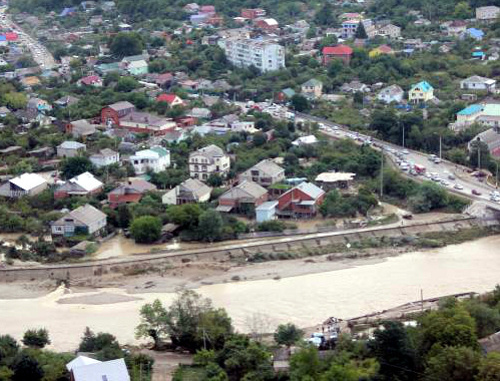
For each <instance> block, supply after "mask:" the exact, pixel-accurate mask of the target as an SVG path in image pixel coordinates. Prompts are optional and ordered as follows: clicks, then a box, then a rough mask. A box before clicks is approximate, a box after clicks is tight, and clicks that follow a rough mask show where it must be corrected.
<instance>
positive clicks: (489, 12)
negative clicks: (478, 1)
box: [476, 5, 500, 21]
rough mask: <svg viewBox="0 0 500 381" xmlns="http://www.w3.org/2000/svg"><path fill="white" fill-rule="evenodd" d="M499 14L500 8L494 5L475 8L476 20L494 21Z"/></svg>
mask: <svg viewBox="0 0 500 381" xmlns="http://www.w3.org/2000/svg"><path fill="white" fill-rule="evenodd" d="M499 15H500V8H499V7H496V6H494V5H488V6H485V7H478V8H476V20H477V21H495V20H496V19H497V18H498V16H499Z"/></svg>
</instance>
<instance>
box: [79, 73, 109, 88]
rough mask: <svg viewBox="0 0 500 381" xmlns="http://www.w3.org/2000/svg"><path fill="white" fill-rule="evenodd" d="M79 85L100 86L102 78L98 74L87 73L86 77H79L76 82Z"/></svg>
mask: <svg viewBox="0 0 500 381" xmlns="http://www.w3.org/2000/svg"><path fill="white" fill-rule="evenodd" d="M77 84H78V85H79V86H92V87H102V84H103V82H102V79H101V77H99V76H98V75H89V76H87V77H83V78H80V79H79V80H78V82H77Z"/></svg>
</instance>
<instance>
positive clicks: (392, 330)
mask: <svg viewBox="0 0 500 381" xmlns="http://www.w3.org/2000/svg"><path fill="white" fill-rule="evenodd" d="M382 326H383V329H377V330H376V331H375V332H374V340H372V341H370V342H369V344H368V347H369V348H370V350H371V351H372V353H373V354H374V355H375V357H376V358H377V360H378V361H379V363H380V374H381V375H382V376H383V377H385V379H387V380H400V381H404V380H413V378H414V375H415V373H412V371H416V353H415V349H414V348H413V346H412V344H411V340H410V338H409V336H408V333H407V331H406V329H405V327H404V326H403V324H401V323H400V322H394V321H387V322H384V323H383V324H382Z"/></svg>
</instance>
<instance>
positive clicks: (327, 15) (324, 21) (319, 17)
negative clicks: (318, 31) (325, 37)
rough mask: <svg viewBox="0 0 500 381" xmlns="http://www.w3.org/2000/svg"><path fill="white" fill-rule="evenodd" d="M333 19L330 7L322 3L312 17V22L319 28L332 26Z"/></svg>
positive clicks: (327, 3)
mask: <svg viewBox="0 0 500 381" xmlns="http://www.w3.org/2000/svg"><path fill="white" fill-rule="evenodd" d="M335 21H336V20H335V18H334V16H333V9H332V5H331V4H330V3H329V2H328V1H326V2H324V3H323V5H322V6H321V8H319V9H318V10H317V11H316V13H315V15H314V22H315V23H316V24H318V25H319V26H334V24H335Z"/></svg>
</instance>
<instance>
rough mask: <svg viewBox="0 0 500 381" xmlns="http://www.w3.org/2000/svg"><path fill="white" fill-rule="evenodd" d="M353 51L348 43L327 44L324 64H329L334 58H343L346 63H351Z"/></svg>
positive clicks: (324, 49) (324, 51)
mask: <svg viewBox="0 0 500 381" xmlns="http://www.w3.org/2000/svg"><path fill="white" fill-rule="evenodd" d="M352 53H353V50H352V48H351V47H350V46H347V45H337V46H325V47H324V48H323V65H328V64H329V63H330V62H331V61H332V60H334V59H341V60H342V61H343V62H344V63H345V64H349V62H350V61H351V57H352Z"/></svg>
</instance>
